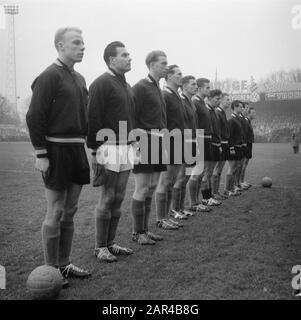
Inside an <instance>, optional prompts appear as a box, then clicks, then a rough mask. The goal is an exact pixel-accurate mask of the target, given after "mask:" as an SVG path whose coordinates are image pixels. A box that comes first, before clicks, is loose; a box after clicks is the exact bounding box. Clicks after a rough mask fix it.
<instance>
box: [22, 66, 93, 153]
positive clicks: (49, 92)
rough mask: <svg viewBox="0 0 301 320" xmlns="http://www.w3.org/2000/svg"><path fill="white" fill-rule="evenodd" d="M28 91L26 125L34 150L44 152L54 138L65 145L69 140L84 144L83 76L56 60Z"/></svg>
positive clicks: (84, 104)
mask: <svg viewBox="0 0 301 320" xmlns="http://www.w3.org/2000/svg"><path fill="white" fill-rule="evenodd" d="M31 88H32V91H33V93H32V98H31V102H30V106H29V110H28V112H27V114H26V122H27V126H28V129H29V134H30V139H31V142H32V144H33V146H34V148H35V149H36V150H40V151H42V150H44V151H45V153H46V144H47V140H49V141H50V140H53V139H55V140H56V141H57V142H64V141H65V140H66V139H67V140H68V139H69V140H70V138H72V139H78V140H82V141H83V143H84V142H85V137H86V135H87V129H88V122H87V102H88V90H87V88H86V82H85V79H84V77H83V76H82V75H80V74H79V73H78V72H76V71H71V70H70V69H69V68H68V67H67V66H66V65H64V64H62V63H61V62H59V61H56V62H55V63H53V64H51V65H50V66H49V67H48V68H47V69H46V70H45V71H43V72H42V73H41V74H40V75H39V76H38V77H37V78H36V79H35V80H34V82H33V84H32V86H31ZM40 154H41V153H40Z"/></svg>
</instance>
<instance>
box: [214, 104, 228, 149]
mask: <svg viewBox="0 0 301 320" xmlns="http://www.w3.org/2000/svg"><path fill="white" fill-rule="evenodd" d="M215 111H216V116H217V119H218V125H219V128H220V134H221V143H227V142H229V137H230V130H229V123H228V120H227V116H226V112H225V111H224V109H223V108H221V107H217V108H216V109H215Z"/></svg>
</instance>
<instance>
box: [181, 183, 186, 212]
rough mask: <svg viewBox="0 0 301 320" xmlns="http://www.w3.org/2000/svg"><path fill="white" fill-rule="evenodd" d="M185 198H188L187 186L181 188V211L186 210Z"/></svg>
mask: <svg viewBox="0 0 301 320" xmlns="http://www.w3.org/2000/svg"><path fill="white" fill-rule="evenodd" d="M185 197H186V185H185V186H184V187H182V188H181V197H180V209H181V210H184V207H185Z"/></svg>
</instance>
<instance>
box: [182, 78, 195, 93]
mask: <svg viewBox="0 0 301 320" xmlns="http://www.w3.org/2000/svg"><path fill="white" fill-rule="evenodd" d="M184 89H185V90H186V91H187V92H188V93H189V94H191V95H195V94H196V92H197V90H198V86H197V84H196V80H195V79H190V80H189V82H188V83H186V84H185V86H184Z"/></svg>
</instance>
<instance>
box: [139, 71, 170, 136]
mask: <svg viewBox="0 0 301 320" xmlns="http://www.w3.org/2000/svg"><path fill="white" fill-rule="evenodd" d="M133 92H134V99H135V125H134V127H135V128H140V129H144V130H146V131H150V130H151V129H160V130H161V129H164V128H166V127H167V123H166V105H165V101H164V98H163V95H162V91H161V89H160V87H159V85H158V84H157V82H156V81H155V79H153V77H152V76H150V75H148V77H147V78H145V79H142V80H140V81H139V82H138V83H136V84H135V85H134V86H133Z"/></svg>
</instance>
